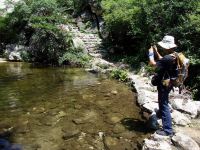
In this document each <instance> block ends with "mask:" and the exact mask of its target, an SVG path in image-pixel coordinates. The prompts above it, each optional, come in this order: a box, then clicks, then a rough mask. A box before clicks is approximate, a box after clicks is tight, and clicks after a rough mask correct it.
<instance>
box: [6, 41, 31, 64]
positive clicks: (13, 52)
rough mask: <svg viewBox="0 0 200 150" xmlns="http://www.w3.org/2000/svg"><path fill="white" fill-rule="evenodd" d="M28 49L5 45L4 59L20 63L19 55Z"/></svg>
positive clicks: (20, 46) (21, 46)
mask: <svg viewBox="0 0 200 150" xmlns="http://www.w3.org/2000/svg"><path fill="white" fill-rule="evenodd" d="M27 49H28V48H27V47H25V46H23V45H16V44H10V45H6V50H5V53H4V54H5V57H6V58H7V59H8V60H9V61H22V57H21V53H22V52H24V51H26V50H27Z"/></svg>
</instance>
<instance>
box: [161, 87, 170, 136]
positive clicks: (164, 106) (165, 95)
mask: <svg viewBox="0 0 200 150" xmlns="http://www.w3.org/2000/svg"><path fill="white" fill-rule="evenodd" d="M157 89H158V104H159V114H160V117H161V118H162V124H163V130H164V131H165V132H166V133H167V134H171V133H173V129H172V118H171V114H170V109H169V105H168V103H169V93H170V91H171V89H172V88H167V87H165V86H163V85H158V86H157Z"/></svg>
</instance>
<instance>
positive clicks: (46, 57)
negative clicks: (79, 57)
mask: <svg viewBox="0 0 200 150" xmlns="http://www.w3.org/2000/svg"><path fill="white" fill-rule="evenodd" d="M62 12H63V10H62V9H60V8H59V7H58V4H57V2H56V0H26V1H24V2H20V3H17V4H16V6H15V9H14V11H13V12H12V13H10V14H8V15H7V16H6V17H4V18H0V33H1V34H2V35H5V36H3V37H6V38H2V39H1V42H2V43H5V44H7V43H19V44H22V45H26V46H28V47H29V51H28V52H27V53H24V54H23V57H22V58H24V60H25V61H27V60H29V61H33V62H39V63H47V64H59V58H60V57H62V56H63V55H64V54H65V53H66V51H67V50H68V49H70V48H71V47H72V40H71V39H72V37H71V36H70V35H69V34H67V33H66V32H62V31H61V30H60V29H59V28H58V25H60V24H62V23H66V20H67V19H65V18H64V17H63V15H62ZM67 21H68V20H67ZM7 31H8V32H7Z"/></svg>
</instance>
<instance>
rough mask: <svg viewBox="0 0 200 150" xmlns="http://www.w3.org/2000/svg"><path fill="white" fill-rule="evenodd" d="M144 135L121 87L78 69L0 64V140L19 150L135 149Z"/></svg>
mask: <svg viewBox="0 0 200 150" xmlns="http://www.w3.org/2000/svg"><path fill="white" fill-rule="evenodd" d="M147 134H148V132H147V131H146V127H145V123H144V121H143V120H142V118H141V115H140V109H139V108H138V107H137V105H136V93H134V92H132V91H131V88H130V87H128V86H127V85H125V84H124V83H120V82H118V81H116V80H112V79H110V78H108V77H107V76H104V75H98V74H92V73H89V72H86V71H84V70H83V69H80V68H67V67H60V68H58V67H43V66H36V65H32V64H28V63H21V62H6V63H0V139H4V140H6V141H9V142H10V143H11V144H15V145H16V144H17V145H18V146H19V147H20V148H21V149H23V150H92V149H94V150H103V149H105V150H125V149H126V150H133V149H140V145H141V143H142V140H143V139H144V138H145V137H147Z"/></svg>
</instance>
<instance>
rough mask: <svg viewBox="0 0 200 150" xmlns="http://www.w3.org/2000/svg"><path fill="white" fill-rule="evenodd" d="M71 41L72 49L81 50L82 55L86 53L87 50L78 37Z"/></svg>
mask: <svg viewBox="0 0 200 150" xmlns="http://www.w3.org/2000/svg"><path fill="white" fill-rule="evenodd" d="M72 41H73V46H74V48H76V49H81V50H83V52H84V53H87V49H86V46H85V43H84V42H83V40H81V39H80V38H78V37H75V38H73V39H72Z"/></svg>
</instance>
